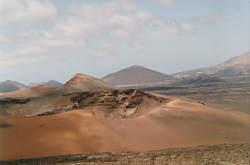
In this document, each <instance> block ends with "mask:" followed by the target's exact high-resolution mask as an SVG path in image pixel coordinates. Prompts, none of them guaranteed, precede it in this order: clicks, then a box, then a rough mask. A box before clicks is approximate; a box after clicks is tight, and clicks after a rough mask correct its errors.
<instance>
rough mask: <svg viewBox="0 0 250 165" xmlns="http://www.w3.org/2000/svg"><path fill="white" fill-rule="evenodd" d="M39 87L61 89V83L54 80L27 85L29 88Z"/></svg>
mask: <svg viewBox="0 0 250 165" xmlns="http://www.w3.org/2000/svg"><path fill="white" fill-rule="evenodd" d="M39 85H47V86H49V87H54V88H57V87H62V86H63V83H60V82H58V81H55V80H50V81H48V82H40V83H30V84H29V86H30V87H35V86H39Z"/></svg>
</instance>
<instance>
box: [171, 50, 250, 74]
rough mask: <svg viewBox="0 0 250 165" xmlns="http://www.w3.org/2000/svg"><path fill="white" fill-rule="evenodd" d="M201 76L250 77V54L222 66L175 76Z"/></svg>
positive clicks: (232, 59) (233, 59) (226, 62)
mask: <svg viewBox="0 0 250 165" xmlns="http://www.w3.org/2000/svg"><path fill="white" fill-rule="evenodd" d="M201 74H207V75H214V76H218V77H228V76H239V75H250V52H248V53H245V54H243V55H240V56H237V57H234V58H231V59H230V60H228V61H225V62H224V63H222V64H218V65H215V66H212V67H208V68H201V69H195V70H191V71H185V72H181V73H177V74H175V76H176V77H190V76H197V75H201Z"/></svg>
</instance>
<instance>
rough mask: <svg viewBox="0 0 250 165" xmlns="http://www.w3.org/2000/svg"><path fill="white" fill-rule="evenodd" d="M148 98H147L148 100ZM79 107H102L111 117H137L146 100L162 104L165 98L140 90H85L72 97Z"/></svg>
mask: <svg viewBox="0 0 250 165" xmlns="http://www.w3.org/2000/svg"><path fill="white" fill-rule="evenodd" d="M146 99H147V100H146ZM71 101H72V102H73V103H74V105H75V108H77V109H86V108H88V109H91V107H102V109H103V111H105V112H106V113H105V114H106V115H107V116H109V117H123V118H126V117H135V116H137V115H138V114H137V111H139V109H140V106H142V105H143V104H144V103H145V102H146V101H147V102H154V103H157V104H161V103H162V102H165V101H166V99H165V98H161V97H157V96H154V95H151V94H147V93H144V92H141V91H138V90H134V89H128V90H111V91H100V92H91V93H88V92H83V93H80V94H78V95H76V96H73V97H72V98H71ZM97 113H98V112H97Z"/></svg>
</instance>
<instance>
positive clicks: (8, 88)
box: [0, 80, 26, 93]
mask: <svg viewBox="0 0 250 165" xmlns="http://www.w3.org/2000/svg"><path fill="white" fill-rule="evenodd" d="M23 88H26V85H24V84H22V83H19V82H17V81H12V80H7V81H3V82H0V92H1V93H6V92H12V91H16V90H19V89H23Z"/></svg>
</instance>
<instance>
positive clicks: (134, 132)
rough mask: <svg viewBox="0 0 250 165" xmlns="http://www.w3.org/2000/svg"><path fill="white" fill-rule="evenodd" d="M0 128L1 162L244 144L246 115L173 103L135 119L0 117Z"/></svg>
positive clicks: (79, 113)
mask: <svg viewBox="0 0 250 165" xmlns="http://www.w3.org/2000/svg"><path fill="white" fill-rule="evenodd" d="M0 126H1V127H0V146H1V150H0V160H10V159H22V158H35V157H47V156H57V155H72V154H80V153H81V154H83V153H96V152H124V151H125V152H127V151H136V152H144V151H150V150H159V149H165V148H173V147H187V146H197V145H206V144H224V143H228V144H236V143H248V142H249V114H245V113H240V112H235V111H224V110H219V109H214V108H211V107H207V106H205V105H202V104H199V103H197V102H194V101H191V100H183V99H172V101H170V102H168V103H166V104H164V105H162V106H160V107H158V108H155V109H154V110H151V111H149V112H148V113H146V114H144V115H142V116H140V117H138V118H134V119H108V118H100V117H96V116H94V115H93V114H92V113H91V112H87V111H86V110H85V111H84V110H74V111H69V112H66V113H61V114H56V115H50V116H42V117H38V116H37V117H0Z"/></svg>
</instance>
